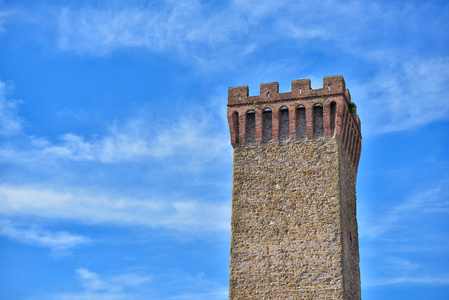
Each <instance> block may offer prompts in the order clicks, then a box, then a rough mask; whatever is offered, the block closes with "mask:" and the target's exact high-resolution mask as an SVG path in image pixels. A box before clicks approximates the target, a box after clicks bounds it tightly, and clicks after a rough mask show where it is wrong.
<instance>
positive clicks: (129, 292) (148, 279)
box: [50, 268, 228, 300]
mask: <svg viewBox="0 0 449 300" xmlns="http://www.w3.org/2000/svg"><path fill="white" fill-rule="evenodd" d="M76 273H77V277H78V279H79V280H80V281H81V283H82V285H83V290H82V291H80V292H73V293H62V294H58V295H54V296H53V297H51V298H50V299H55V300H91V299H96V300H97V299H100V300H106V299H107V300H110V299H114V300H115V299H158V300H159V299H166V300H169V299H189V300H207V299H223V300H225V299H228V287H227V286H223V285H222V284H219V283H217V282H214V281H212V280H210V279H208V278H206V276H205V274H204V273H202V272H200V273H199V274H196V275H195V276H188V275H186V274H184V273H180V272H176V271H175V272H172V271H170V272H167V271H163V272H161V273H159V274H158V276H147V275H145V276H142V275H140V274H134V273H124V274H118V275H113V276H108V275H104V274H99V273H95V272H92V271H91V270H89V269H86V268H79V269H77V270H76ZM164 289H168V292H167V291H163V290H164ZM162 291H163V292H162ZM161 292H162V293H161ZM175 293H176V294H177V295H175V296H161V294H165V295H166V294H172V295H173V294H175Z"/></svg>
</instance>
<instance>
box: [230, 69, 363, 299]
mask: <svg viewBox="0 0 449 300" xmlns="http://www.w3.org/2000/svg"><path fill="white" fill-rule="evenodd" d="M228 122H229V129H230V133H231V144H232V146H233V147H234V165H233V186H232V221H231V232H232V237H231V253H230V255H231V258H230V260H231V261H230V281H229V299H360V298H361V290H360V269H359V248H358V233H357V219H356V194H355V184H356V178H357V168H358V162H359V158H360V153H361V139H362V137H361V129H360V119H359V117H358V116H357V111H356V106H355V105H354V103H353V102H351V95H350V93H349V91H348V90H347V89H346V87H345V81H344V79H343V77H342V76H330V77H324V78H323V88H320V89H311V85H310V80H308V79H302V80H294V81H292V83H291V92H288V93H279V85H278V83H277V82H273V83H265V84H261V85H260V95H259V96H249V93H248V87H247V86H239V87H231V88H229V91H228Z"/></svg>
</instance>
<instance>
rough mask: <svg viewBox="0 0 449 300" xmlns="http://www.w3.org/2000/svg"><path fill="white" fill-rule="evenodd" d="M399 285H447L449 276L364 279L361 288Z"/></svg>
mask: <svg viewBox="0 0 449 300" xmlns="http://www.w3.org/2000/svg"><path fill="white" fill-rule="evenodd" d="M401 283H409V284H414V285H416V284H423V285H449V276H447V277H437V276H415V277H407V276H405V277H385V278H380V279H366V280H364V281H363V284H362V286H367V287H368V286H384V285H394V284H401Z"/></svg>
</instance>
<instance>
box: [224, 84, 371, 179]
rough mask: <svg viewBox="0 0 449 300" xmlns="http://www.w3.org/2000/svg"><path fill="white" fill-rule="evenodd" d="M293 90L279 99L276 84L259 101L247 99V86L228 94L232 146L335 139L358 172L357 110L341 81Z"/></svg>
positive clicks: (267, 86)
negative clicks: (340, 143)
mask: <svg viewBox="0 0 449 300" xmlns="http://www.w3.org/2000/svg"><path fill="white" fill-rule="evenodd" d="M291 84H292V88H291V92H287V93H279V84H278V83H277V82H273V83H264V84H261V85H260V95H258V96H249V90H248V86H239V87H231V88H229V91H228V121H229V122H228V123H229V129H230V133H231V144H232V146H233V147H241V146H246V145H249V144H264V143H269V142H270V143H272V142H283V141H299V140H302V139H309V140H310V139H317V138H337V139H339V140H340V141H341V142H342V145H343V147H344V148H345V150H346V153H347V155H348V156H349V158H350V161H351V162H352V165H353V167H354V169H355V171H356V172H357V167H358V162H359V159H360V153H361V140H362V136H361V130H360V128H361V126H360V125H361V124H360V119H359V117H358V116H357V111H356V108H355V107H354V106H352V107H351V103H352V102H351V95H350V93H349V91H348V90H347V89H346V88H345V82H344V79H343V76H330V77H324V78H323V88H320V89H311V88H310V86H311V85H310V80H309V79H301V80H294V81H292V83H291ZM284 107H285V108H286V109H285V108H284ZM302 107H304V108H302ZM350 107H351V108H350ZM282 108H284V109H282ZM267 109H269V110H270V112H269V113H268V110H267ZM302 109H304V110H302ZM236 118H238V119H237V120H236ZM304 127H305V128H304Z"/></svg>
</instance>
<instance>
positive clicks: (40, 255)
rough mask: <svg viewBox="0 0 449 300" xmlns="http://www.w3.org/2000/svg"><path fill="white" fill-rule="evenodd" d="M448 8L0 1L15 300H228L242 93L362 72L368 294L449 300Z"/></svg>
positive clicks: (7, 291) (4, 225)
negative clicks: (231, 96)
mask: <svg viewBox="0 0 449 300" xmlns="http://www.w3.org/2000/svg"><path fill="white" fill-rule="evenodd" d="M448 20H449V4H447V3H446V1H394V0H393V1H335V0H326V1H307V2H306V1H251V0H235V1H223V2H222V1H194V0H192V1H183V0H177V1H174V0H168V1H154V2H151V1H138V0H135V1H50V0H47V1H45V0H41V1H6V0H3V1H1V2H0V146H1V147H0V247H1V249H2V251H1V254H0V270H1V275H0V298H1V299H44V300H46V299H61V300H75V299H76V300H85V299H108V300H109V299H194V300H196V299H198V300H200V299H201V300H202V299H227V290H228V273H229V269H228V263H229V242H230V204H231V181H232V148H231V146H230V139H229V133H228V127H227V121H226V104H227V88H228V87H229V86H237V85H249V89H250V95H257V94H259V84H260V83H265V82H273V81H277V82H279V84H280V90H281V92H287V91H289V90H290V81H291V80H295V79H302V78H310V79H311V80H312V87H313V88H319V87H321V86H322V77H323V76H331V75H343V76H344V78H345V80H346V85H347V87H348V88H349V90H350V91H351V95H352V99H353V101H355V103H356V104H357V106H358V108H357V110H358V114H359V116H360V118H361V120H362V133H363V150H362V156H361V162H360V166H359V173H358V182H357V197H358V222H359V237H360V257H361V261H360V266H361V276H362V296H363V299H366V300H369V299H384V300H387V299H449V238H448V233H449V221H448V220H449V189H448V185H449V172H448V171H449V158H448V155H447V151H448V150H449V142H448V141H449V97H448V94H447V87H448V86H449V35H448V32H449V21H448Z"/></svg>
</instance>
